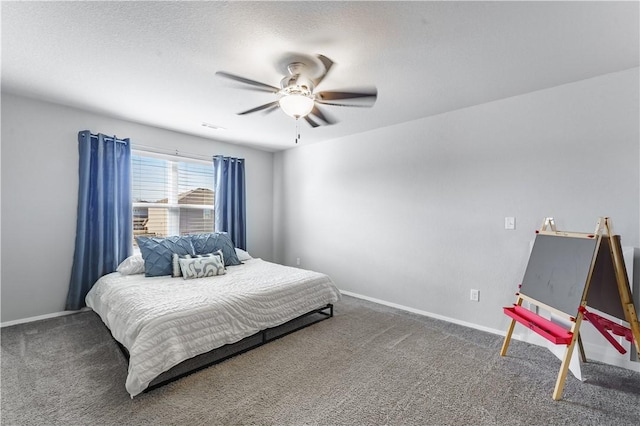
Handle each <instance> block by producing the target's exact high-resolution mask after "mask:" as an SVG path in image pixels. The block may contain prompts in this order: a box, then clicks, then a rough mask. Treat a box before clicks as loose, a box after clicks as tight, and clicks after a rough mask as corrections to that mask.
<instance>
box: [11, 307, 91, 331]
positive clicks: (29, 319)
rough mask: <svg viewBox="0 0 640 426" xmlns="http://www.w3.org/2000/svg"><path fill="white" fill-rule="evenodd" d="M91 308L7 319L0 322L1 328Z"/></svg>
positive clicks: (85, 309)
mask: <svg viewBox="0 0 640 426" xmlns="http://www.w3.org/2000/svg"><path fill="white" fill-rule="evenodd" d="M90 309H91V308H82V309H80V310H79V311H62V312H53V313H51V314H45V315H38V316H35V317H29V318H21V319H17V320H12V321H5V322H2V323H0V328H3V327H10V326H12V325H17V324H24V323H28V322H34V321H40V320H44V319H49V318H55V317H63V316H65V315H71V314H76V313H78V312H83V311H88V310H90Z"/></svg>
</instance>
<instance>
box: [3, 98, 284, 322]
mask: <svg viewBox="0 0 640 426" xmlns="http://www.w3.org/2000/svg"><path fill="white" fill-rule="evenodd" d="M85 129H88V130H91V131H92V132H94V133H97V132H102V133H106V134H110V135H113V134H116V135H117V136H118V137H122V138H124V137H128V138H131V141H132V142H133V144H134V145H135V144H140V145H147V146H154V147H158V148H165V149H171V150H176V149H177V150H179V151H182V152H189V153H196V154H201V155H207V156H213V155H215V154H222V155H227V156H235V157H242V158H245V159H246V166H247V167H246V173H247V176H246V180H247V245H248V250H249V252H250V253H251V254H252V255H254V256H256V257H262V258H264V259H265V260H273V255H272V252H273V154H272V153H269V152H264V151H258V150H254V149H250V148H245V147H241V146H235V145H229V144H224V143H221V142H216V141H212V140H208V139H203V138H198V137H194V136H188V135H184V134H180V133H175V132H171V131H166V130H162V129H158V128H153V127H147V126H143V125H140V124H135V123H131V122H127V121H122V120H118V119H113V118H107V117H104V116H101V115H97V114H91V113H88V112H86V111H80V110H77V109H72V108H66V107H62V106H58V105H54V104H50V103H45V102H39V101H34V100H31V99H27V98H23V97H17V96H13V95H10V94H6V93H3V94H2V213H1V214H2V249H1V250H2V268H1V280H2V287H1V296H2V312H1V321H2V322H6V321H11V320H16V319H22V318H28V317H33V316H38V315H45V314H50V313H56V312H60V311H63V310H64V305H65V300H66V295H67V288H68V285H69V277H70V275H71V263H72V258H73V250H74V241H75V224H76V208H77V194H78V148H77V145H78V142H77V134H78V131H80V130H85Z"/></svg>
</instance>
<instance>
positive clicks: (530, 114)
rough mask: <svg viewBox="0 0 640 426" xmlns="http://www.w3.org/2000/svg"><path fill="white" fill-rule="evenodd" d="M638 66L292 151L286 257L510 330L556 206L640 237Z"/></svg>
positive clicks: (341, 281)
mask: <svg viewBox="0 0 640 426" xmlns="http://www.w3.org/2000/svg"><path fill="white" fill-rule="evenodd" d="M638 78H639V73H638V68H634V69H631V70H627V71H623V72H619V73H613V74H608V75H604V76H601V77H597V78H593V79H589V80H584V81H580V82H575V83H572V84H567V85H563V86H559V87H555V88H551V89H548V90H542V91H538V92H534V93H530V94H526V95H522V96H517V97H513V98H508V99H504V100H500V101H496V102H491V103H488V104H483V105H478V106H473V107H469V108H465V109H462V110H458V111H453V112H449V113H445V114H441V115H438V116H434V117H430V118H425V119H421V120H417V121H412V122H408V123H405V124H401V125H397V126H393V127H388V128H383V129H379V130H375V131H371V132H367V133H362V134H358V135H354V136H350V137H345V138H341V139H336V140H330V141H326V142H323V143H319V144H314V145H309V146H302V147H300V148H296V149H290V150H287V151H284V152H280V153H278V154H276V158H275V164H276V166H275V173H276V174H275V177H274V179H275V180H274V182H275V194H274V195H275V200H276V202H275V203H276V204H275V206H274V208H275V215H274V220H275V222H274V229H275V233H274V235H275V236H276V238H277V239H278V240H277V241H276V243H275V246H274V253H275V254H276V259H277V260H278V261H280V262H282V263H285V264H290V265H294V264H295V260H296V258H298V257H299V258H300V259H301V265H302V267H305V268H308V269H314V270H319V271H322V272H326V273H328V274H329V275H331V276H332V277H333V278H334V280H335V281H336V283H337V285H338V287H339V288H341V289H343V290H347V291H350V292H352V293H356V294H359V295H363V296H366V297H368V298H373V299H378V300H382V301H385V302H388V303H391V304H397V305H401V306H404V307H407V308H411V309H415V310H419V311H423V312H427V313H431V314H434V315H435V316H441V317H445V318H449V319H453V320H456V321H458V322H461V323H470V324H475V325H477V326H478V327H480V328H486V329H489V330H494V331H500V332H504V330H506V328H507V325H508V320H509V319H508V317H506V316H505V315H504V314H503V313H502V307H503V306H508V305H511V304H512V303H513V302H514V301H515V296H514V293H515V292H516V291H517V286H518V284H519V283H520V280H521V279H522V277H523V274H524V270H525V267H526V262H527V260H528V253H529V243H530V241H531V240H532V239H533V237H534V231H535V230H536V229H538V228H539V227H540V225H541V223H542V221H543V219H544V218H545V217H546V216H553V217H555V218H556V223H557V225H558V227H559V229H565V230H571V231H582V232H592V230H594V229H595V225H596V220H597V218H598V217H599V216H609V217H611V218H612V221H613V225H614V230H615V231H616V233H619V234H620V235H622V238H623V245H625V246H634V247H638V245H639V242H640V214H639V207H640V202H639V199H640V182H639V181H640V175H639V169H640V161H639V159H640V152H639V140H640V135H639V119H638V117H639V114H640V110H639V106H638V104H639V100H638V93H639V84H638ZM425 96H427V95H425ZM506 216H515V217H516V230H514V231H508V230H505V229H504V218H505V217H506ZM636 267H637V266H636ZM470 289H479V290H480V302H471V301H470V300H469V292H470Z"/></svg>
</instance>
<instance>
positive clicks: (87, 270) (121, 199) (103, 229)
mask: <svg viewBox="0 0 640 426" xmlns="http://www.w3.org/2000/svg"><path fill="white" fill-rule="evenodd" d="M78 152H79V154H80V165H79V168H78V171H79V188H78V219H77V225H76V248H75V253H74V255H73V267H72V270H71V281H70V283H69V292H68V294H67V305H66V309H69V310H77V309H80V308H82V307H83V306H85V302H84V298H85V296H86V295H87V293H88V292H89V290H90V289H91V287H92V286H93V284H94V283H95V282H96V280H97V279H98V278H100V277H101V276H103V275H104V274H107V273H110V272H113V271H115V270H116V268H117V267H118V264H120V262H122V261H123V260H124V259H126V258H127V257H128V256H130V255H131V241H132V238H133V225H132V217H131V215H132V211H131V210H132V209H131V143H130V142H129V139H124V140H118V139H116V138H115V137H108V136H105V135H102V134H98V135H92V134H91V133H90V132H89V131H87V130H85V131H82V132H80V133H78Z"/></svg>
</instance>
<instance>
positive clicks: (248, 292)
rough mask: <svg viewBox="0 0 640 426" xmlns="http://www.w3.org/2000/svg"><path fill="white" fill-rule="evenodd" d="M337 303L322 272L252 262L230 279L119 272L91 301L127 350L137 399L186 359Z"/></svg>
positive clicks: (231, 271) (100, 284)
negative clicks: (189, 278)
mask: <svg viewBox="0 0 640 426" xmlns="http://www.w3.org/2000/svg"><path fill="white" fill-rule="evenodd" d="M339 298H340V293H339V291H338V289H337V288H336V286H335V285H334V284H333V282H332V281H331V279H330V278H329V277H328V276H326V275H324V274H320V273H317V272H311V271H306V270H303V269H298V268H291V267H287V266H282V265H277V264H274V263H270V262H266V261H263V260H261V259H251V260H248V261H246V262H245V264H244V265H239V266H231V267H228V268H227V273H226V274H225V275H220V276H215V277H208V278H198V279H191V280H183V279H182V278H171V277H168V276H167V277H153V278H150V277H144V275H121V274H120V273H119V272H114V273H111V274H108V275H105V276H104V277H102V278H100V279H99V280H98V281H97V282H96V284H95V285H94V286H93V288H92V289H91V291H89V294H87V297H86V302H87V306H89V307H90V308H92V309H93V310H94V311H95V312H97V313H98V314H99V315H100V317H101V318H102V321H103V322H104V323H105V324H106V325H107V327H109V329H110V330H111V333H112V334H113V337H114V338H115V339H116V340H117V341H118V342H120V343H121V344H122V345H124V346H125V347H126V348H127V350H128V351H129V356H130V357H129V374H128V376H127V382H126V389H127V391H128V392H129V394H131V397H133V396H135V395H137V394H139V393H140V392H142V391H143V390H144V389H145V388H146V387H147V386H148V385H149V383H150V382H151V381H152V380H153V379H154V378H155V377H156V376H158V375H159V374H161V373H162V372H164V371H167V370H168V369H170V368H171V367H173V366H175V365H177V364H179V363H180V362H182V361H184V360H186V359H189V358H192V357H194V356H196V355H199V354H201V353H205V352H208V351H210V350H212V349H215V348H218V347H220V346H223V345H225V344H228V343H234V342H237V341H239V340H242V339H243V338H245V337H247V336H250V335H252V334H255V333H257V332H258V331H260V330H264V329H266V328H269V327H274V326H277V325H280V324H283V323H285V322H287V321H289V320H291V319H293V318H296V317H298V316H300V315H302V314H304V313H306V312H309V311H312V310H314V309H317V308H320V307H322V306H324V305H326V304H327V303H334V302H335V301H337V300H338V299H339Z"/></svg>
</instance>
